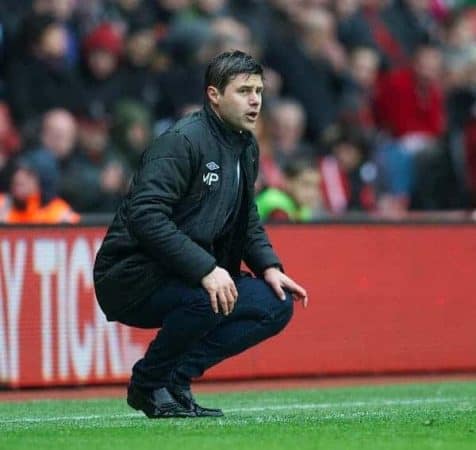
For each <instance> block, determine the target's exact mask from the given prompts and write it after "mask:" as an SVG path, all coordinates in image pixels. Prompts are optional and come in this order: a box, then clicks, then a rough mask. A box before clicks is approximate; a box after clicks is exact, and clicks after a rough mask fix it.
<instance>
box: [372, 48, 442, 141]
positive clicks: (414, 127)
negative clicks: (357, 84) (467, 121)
mask: <svg viewBox="0 0 476 450" xmlns="http://www.w3.org/2000/svg"><path fill="white" fill-rule="evenodd" d="M442 68H443V67H442V54H441V50H440V49H439V48H438V47H436V46H434V45H430V44H424V45H420V46H419V47H418V48H417V49H416V51H415V54H414V56H413V63H412V65H411V66H410V67H406V68H403V69H397V70H394V71H391V72H390V73H388V74H387V75H386V76H385V77H383V78H382V80H381V82H380V83H379V86H378V90H377V98H376V113H377V118H378V121H379V125H380V126H381V127H382V128H384V129H386V130H388V131H389V132H390V133H391V135H392V136H394V137H397V138H399V139H400V140H403V141H404V145H405V146H406V147H407V148H408V149H409V150H410V151H418V150H420V149H422V148H427V147H432V146H433V145H434V144H435V143H436V141H437V140H438V139H440V138H441V137H442V135H443V133H444V132H445V131H446V110H445V100H444V93H443V86H442V82H441V75H442ZM389 93H391V95H389Z"/></svg>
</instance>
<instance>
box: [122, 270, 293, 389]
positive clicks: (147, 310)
mask: <svg viewBox="0 0 476 450" xmlns="http://www.w3.org/2000/svg"><path fill="white" fill-rule="evenodd" d="M234 281H235V284H236V287H237V290H238V300H237V302H236V305H235V309H234V310H233V312H232V313H231V314H229V315H228V316H225V315H223V314H221V313H219V314H215V313H214V312H213V311H212V308H211V304H210V298H209V295H208V293H207V291H206V290H205V289H203V288H190V287H187V286H185V285H184V284H183V283H181V282H179V281H172V282H170V283H168V284H167V285H165V286H164V287H162V288H161V289H160V290H158V291H157V292H156V293H154V294H153V295H152V296H151V298H149V299H148V300H147V301H146V302H144V303H143V304H141V305H140V306H138V307H137V309H135V310H132V311H129V312H128V313H127V316H126V317H122V318H120V320H119V321H120V322H122V323H124V324H126V325H130V326H134V327H140V328H159V327H161V329H160V331H159V332H158V334H157V336H156V337H155V339H154V340H153V341H152V342H151V343H150V345H149V348H148V349H147V352H146V353H145V355H144V357H143V358H142V359H140V360H139V361H137V362H136V364H135V365H134V367H133V370H132V378H131V383H132V384H134V385H136V386H138V387H141V388H144V389H157V388H160V387H163V386H172V387H173V386H177V387H182V388H187V387H189V386H190V382H191V380H192V378H196V377H200V376H201V375H202V374H203V372H204V371H205V370H207V369H208V368H210V367H212V366H214V365H215V364H217V363H219V362H220V361H222V360H224V359H226V358H228V357H230V356H233V355H236V354H238V353H240V352H242V351H244V350H246V349H247V348H250V347H252V346H254V345H256V344H258V343H259V342H261V341H263V340H265V339H267V338H269V337H271V336H273V335H275V334H277V333H279V331H281V330H282V329H283V328H284V327H285V326H286V324H287V323H288V322H289V320H290V319H291V316H292V313H293V301H292V298H291V295H290V294H286V300H284V301H282V300H280V299H279V298H278V297H277V296H276V294H275V293H274V291H273V290H272V289H271V287H270V286H269V285H268V284H267V283H266V282H265V281H263V280H262V279H257V278H252V277H249V276H240V277H236V278H234Z"/></svg>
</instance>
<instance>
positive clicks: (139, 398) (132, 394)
mask: <svg viewBox="0 0 476 450" xmlns="http://www.w3.org/2000/svg"><path fill="white" fill-rule="evenodd" d="M127 404H128V405H129V406H130V407H131V408H134V409H137V410H139V411H142V412H143V413H144V414H145V415H146V416H147V417H148V418H149V419H163V418H173V417H196V416H197V414H196V413H195V411H194V410H193V409H191V408H187V407H185V406H184V405H182V404H181V403H179V402H178V401H177V400H176V399H175V398H174V397H172V395H170V392H169V391H168V390H167V388H165V387H163V388H160V389H155V390H153V391H150V392H147V391H145V390H143V389H140V388H138V387H136V386H134V385H129V387H128V389H127Z"/></svg>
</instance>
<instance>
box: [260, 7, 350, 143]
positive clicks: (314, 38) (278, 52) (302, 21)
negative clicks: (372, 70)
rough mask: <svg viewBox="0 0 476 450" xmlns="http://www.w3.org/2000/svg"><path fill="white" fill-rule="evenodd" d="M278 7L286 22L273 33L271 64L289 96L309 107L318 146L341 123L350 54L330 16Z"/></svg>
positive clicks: (269, 52) (309, 127)
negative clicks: (340, 108) (344, 76)
mask: <svg viewBox="0 0 476 450" xmlns="http://www.w3.org/2000/svg"><path fill="white" fill-rule="evenodd" d="M274 3H275V8H278V10H279V11H280V13H281V16H278V17H279V19H278V20H279V21H275V26H273V27H271V29H270V32H271V35H270V37H269V40H268V46H267V50H266V57H265V60H266V64H267V65H269V66H270V67H271V68H272V69H274V70H276V71H277V72H278V73H279V74H280V75H281V76H282V77H283V94H284V95H287V96H290V97H293V98H295V99H297V100H298V101H299V102H300V103H301V104H302V105H303V107H304V109H305V111H306V116H307V118H308V121H307V133H306V136H307V138H308V139H309V140H310V141H311V142H315V141H316V140H318V138H319V136H320V133H321V132H322V131H323V130H324V129H325V128H326V127H328V126H329V125H331V124H332V123H334V121H335V120H336V117H337V106H336V105H338V103H339V98H340V94H341V90H342V71H343V68H344V66H345V52H344V50H343V48H342V47H341V46H340V44H339V43H338V42H337V37H336V31H335V21H334V18H333V16H332V15H331V14H330V13H329V12H328V11H326V10H324V9H322V8H314V9H311V10H308V9H307V8H303V7H301V6H300V5H299V4H295V3H294V2H288V3H285V4H283V3H279V2H273V4H274ZM291 3H293V5H291ZM283 16H284V18H285V19H284V20H285V21H284V23H283V18H282V17H283ZM273 30H274V31H273ZM283 49H286V52H283ZM296 68H299V70H296Z"/></svg>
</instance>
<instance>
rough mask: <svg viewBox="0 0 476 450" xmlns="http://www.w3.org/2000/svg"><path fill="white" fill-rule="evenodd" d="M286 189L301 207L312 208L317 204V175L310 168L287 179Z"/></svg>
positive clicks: (315, 171)
mask: <svg viewBox="0 0 476 450" xmlns="http://www.w3.org/2000/svg"><path fill="white" fill-rule="evenodd" d="M286 188H287V191H288V192H289V194H290V195H291V197H293V198H294V200H295V201H296V202H297V203H298V204H299V206H301V207H302V206H307V207H309V208H313V207H315V206H316V205H317V204H318V203H319V200H320V199H319V173H318V172H317V170H315V169H313V168H311V167H310V168H308V169H306V170H304V171H303V172H302V173H300V174H299V175H297V176H296V177H294V178H291V179H287V180H286Z"/></svg>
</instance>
